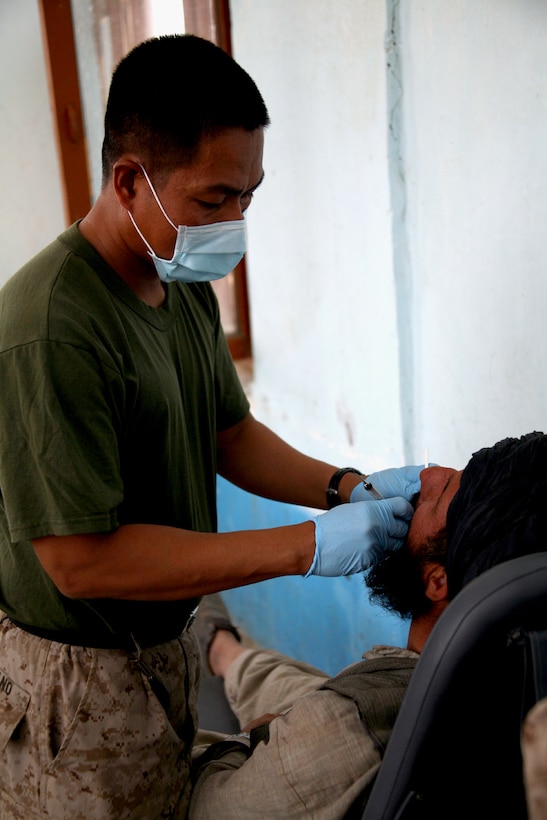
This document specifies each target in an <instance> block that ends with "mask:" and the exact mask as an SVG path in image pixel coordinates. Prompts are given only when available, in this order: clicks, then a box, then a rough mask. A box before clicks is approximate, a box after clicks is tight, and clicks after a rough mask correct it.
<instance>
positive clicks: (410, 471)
mask: <svg viewBox="0 0 547 820" xmlns="http://www.w3.org/2000/svg"><path fill="white" fill-rule="evenodd" d="M424 466H425V465H424V464H422V465H421V466H420V467H390V468H389V469H388V470H380V471H379V472H378V473H371V475H369V476H368V477H367V481H370V483H371V484H372V486H373V487H374V489H375V490H377V491H378V492H379V493H380V495H381V496H382V498H395V496H402V497H403V498H406V500H407V501H410V500H411V499H412V496H413V495H416V493H419V492H420V487H421V484H420V473H421V472H422V470H423V469H424ZM350 501H370V493H369V492H367V490H365V488H364V486H363V484H362V483H360V484H357V485H356V486H355V487H354V488H353V490H352V491H351V495H350Z"/></svg>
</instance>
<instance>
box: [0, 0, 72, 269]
mask: <svg viewBox="0 0 547 820" xmlns="http://www.w3.org/2000/svg"><path fill="white" fill-rule="evenodd" d="M0 77H1V78H2V79H1V81H0V146H1V150H0V186H1V195H0V285H2V284H3V283H4V282H5V281H6V280H7V279H8V278H9V277H10V276H11V274H12V273H14V272H15V271H16V270H17V269H18V268H19V267H20V266H21V265H22V264H23V263H24V262H26V261H27V259H29V258H30V257H31V256H33V255H34V254H35V253H37V252H38V251H39V250H40V249H41V248H42V247H43V246H44V245H46V244H47V243H48V242H50V241H51V240H52V239H53V237H55V236H57V234H58V233H60V232H61V231H62V230H63V228H64V226H65V222H64V212H63V201H62V195H61V188H60V184H59V163H58V158H57V151H56V147H55V140H54V137H53V117H52V113H51V109H50V105H49V93H48V85H47V76H46V70H45V66H44V50H43V46H42V34H41V29H40V18H39V15H38V5H37V3H36V0H1V1H0Z"/></svg>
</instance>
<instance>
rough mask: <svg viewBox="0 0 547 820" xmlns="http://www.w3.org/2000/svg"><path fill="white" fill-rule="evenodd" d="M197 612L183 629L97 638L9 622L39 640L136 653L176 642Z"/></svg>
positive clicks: (188, 627)
mask: <svg viewBox="0 0 547 820" xmlns="http://www.w3.org/2000/svg"><path fill="white" fill-rule="evenodd" d="M196 612H197V607H196V608H195V609H194V610H192V612H191V613H190V615H189V616H188V619H187V621H186V623H185V624H184V625H183V626H182V628H181V627H180V626H178V627H177V628H174V627H171V629H163V630H161V632H160V631H159V630H156V631H153V632H152V631H151V632H146V633H139V632H126V633H125V634H117V633H114V632H113V633H111V634H104V635H101V636H100V637H97V638H93V637H91V636H88V635H85V634H83V633H82V632H79V631H77V630H75V629H42V627H39V626H29V625H28V624H23V623H21V622H20V621H16V620H15V619H14V618H9V620H10V621H11V622H12V624H14V625H15V626H17V627H19V629H22V630H23V631H24V632H29V633H30V634H31V635H36V637H38V638H45V639H46V640H47V641H54V642H56V643H64V644H70V645H71V646H84V647H86V648H88V649H122V650H124V651H126V652H135V648H136V647H137V648H140V649H150V648H151V647H153V646H159V645H160V644H162V643H168V642H169V641H174V640H176V639H177V638H179V637H180V636H181V635H182V634H183V633H184V632H186V631H187V630H188V629H190V627H191V626H192V624H193V622H194V618H195V617H196Z"/></svg>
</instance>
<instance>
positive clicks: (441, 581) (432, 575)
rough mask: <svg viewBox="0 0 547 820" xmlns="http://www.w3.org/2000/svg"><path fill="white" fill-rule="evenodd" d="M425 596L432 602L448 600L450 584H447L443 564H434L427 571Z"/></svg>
mask: <svg viewBox="0 0 547 820" xmlns="http://www.w3.org/2000/svg"><path fill="white" fill-rule="evenodd" d="M424 585H425V594H426V596H427V597H428V598H429V600H430V601H435V602H436V601H446V600H448V584H447V582H446V569H445V568H444V567H443V566H442V564H438V563H437V562H433V563H431V564H428V565H427V566H426V569H425V577H424Z"/></svg>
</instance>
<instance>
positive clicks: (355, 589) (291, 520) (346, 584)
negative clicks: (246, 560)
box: [218, 479, 408, 674]
mask: <svg viewBox="0 0 547 820" xmlns="http://www.w3.org/2000/svg"><path fill="white" fill-rule="evenodd" d="M218 510H219V530H220V531H221V532H227V531H235V530H248V529H263V528H265V527H278V526H285V525H288V524H298V523H300V522H301V521H305V520H307V519H309V518H310V515H311V514H313V513H310V511H308V510H307V509H304V508H301V507H293V506H291V505H288V504H279V503H276V502H272V501H266V500H265V499H261V498H258V497H257V496H253V495H250V494H248V493H245V492H242V491H241V490H239V489H238V488H236V487H234V486H233V485H232V484H229V483H228V482H227V481H224V480H223V479H219V481H218ZM222 597H223V599H224V602H225V603H226V605H227V606H228V609H229V610H230V612H231V614H232V617H233V618H234V621H235V622H236V624H237V625H238V626H239V627H240V628H241V629H242V630H243V631H244V632H245V633H246V634H247V635H249V636H250V637H251V638H252V639H253V640H255V641H256V642H257V643H259V644H260V645H261V646H266V647H269V648H272V649H277V650H278V651H280V652H284V653H285V654H287V655H291V656H293V657H297V658H299V659H301V660H305V661H307V662H308V663H311V664H313V665H314V666H317V667H319V668H320V669H324V670H325V671H326V672H328V673H329V674H335V673H336V672H338V671H339V670H340V669H342V668H343V667H344V666H347V665H348V664H350V663H353V662H354V661H356V660H359V658H360V657H361V655H362V653H363V652H364V651H366V650H367V649H369V648H370V647H371V646H373V645H374V644H378V643H387V644H396V645H399V646H405V645H406V639H407V634H408V624H405V623H403V622H402V621H400V620H399V619H398V618H396V617H395V616H393V615H389V614H387V613H385V612H384V611H383V610H382V609H380V608H379V607H377V606H372V605H371V604H370V603H369V601H368V595H367V591H366V588H365V586H364V584H363V579H362V576H361V575H357V576H352V577H348V578H315V577H312V578H307V579H304V578H301V577H300V576H298V577H294V576H291V577H287V578H276V579H273V580H271V581H264V582H262V583H259V584H251V585H250V586H246V587H241V588H239V589H232V590H229V591H228V592H225V593H223V596H222Z"/></svg>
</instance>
